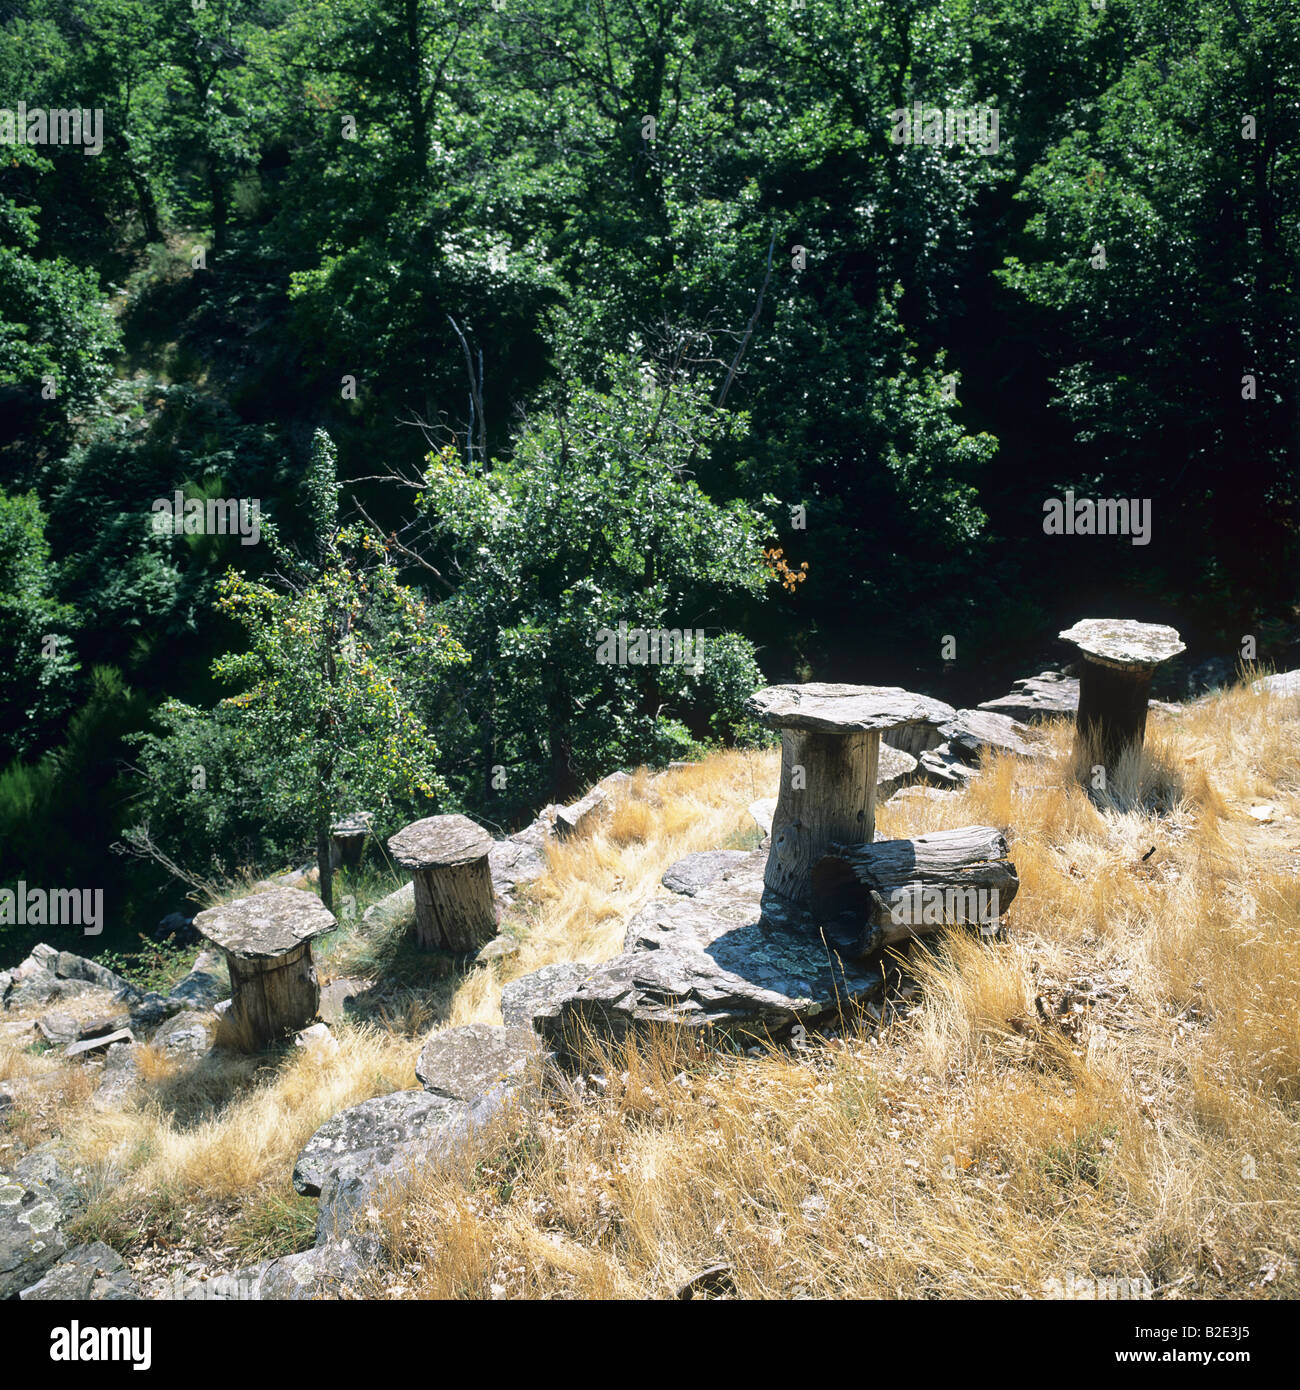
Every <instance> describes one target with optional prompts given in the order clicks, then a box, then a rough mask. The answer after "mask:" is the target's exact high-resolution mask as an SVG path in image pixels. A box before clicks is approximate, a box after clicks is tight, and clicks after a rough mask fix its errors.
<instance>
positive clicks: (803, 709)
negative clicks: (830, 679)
mask: <svg viewBox="0 0 1300 1390" xmlns="http://www.w3.org/2000/svg"><path fill="white" fill-rule="evenodd" d="M745 713H746V714H750V715H753V717H754V718H755V719H757V720H758V722H759V723H760V724H766V725H767V726H768V728H771V729H815V730H818V731H820V732H822V733H830V734H852V733H860V732H862V731H864V730H877V729H897V728H899V727H901V726H902V725H905V724H930V723H933V724H942V723H943V721H944V720H945V719H949V718H951V716H952V710H951V709H950V707H949V706H948V705H945V704H943V703H942V702H941V701H939V700H931V699H930V698H929V697H928V696H926V695H917V694H915V693H914V692H913V691H910V690H904V689H902V687H901V686H897V685H834V684H828V683H826V682H822V681H814V682H812V683H811V684H809V685H769V686H768V687H767V688H766V689H765V690H759V691H756V692H755V693H754V694H753V695H751V696H750V697H749V699H748V700H746V701H745Z"/></svg>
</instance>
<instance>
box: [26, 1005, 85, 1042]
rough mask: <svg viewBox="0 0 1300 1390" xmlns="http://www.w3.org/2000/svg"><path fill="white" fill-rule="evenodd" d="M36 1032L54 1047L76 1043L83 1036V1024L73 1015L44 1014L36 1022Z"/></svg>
mask: <svg viewBox="0 0 1300 1390" xmlns="http://www.w3.org/2000/svg"><path fill="white" fill-rule="evenodd" d="M36 1030H37V1032H38V1033H40V1035H41V1037H43V1038H44V1039H45V1041H46V1042H47V1043H50V1044H51V1045H52V1046H54V1047H62V1046H63V1045H64V1044H66V1043H70V1042H76V1041H77V1039H78V1038H79V1037H80V1036H81V1024H79V1023H78V1022H77V1020H76V1019H75V1018H73V1017H72V1015H71V1014H65V1013H57V1012H56V1013H48V1014H42V1015H41V1016H40V1018H38V1019H37V1020H36Z"/></svg>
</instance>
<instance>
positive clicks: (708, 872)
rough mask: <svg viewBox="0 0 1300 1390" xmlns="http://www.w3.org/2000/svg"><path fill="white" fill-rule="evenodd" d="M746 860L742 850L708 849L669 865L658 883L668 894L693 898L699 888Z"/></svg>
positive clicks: (746, 857) (746, 855) (747, 856)
mask: <svg viewBox="0 0 1300 1390" xmlns="http://www.w3.org/2000/svg"><path fill="white" fill-rule="evenodd" d="M748 858H749V855H748V854H747V853H746V852H745V851H744V850H743V849H708V850H703V851H702V852H701V853H699V854H688V855H686V856H685V857H684V858H681V859H679V860H678V861H677V862H676V863H675V864H672V865H670V866H669V867H668V868H667V869H666V870H665V871H664V876H663V877H662V878H661V879H660V880H659V882H660V883H662V884H663V886H664V887H665V888H667V889H668V890H669V891H670V892H673V893H684V894H685V895H686V896H687V897H688V898H690V897H694V896H695V894H696V893H698V892H699V891H700V889H701V888H705V887H707V886H708V885H709V884H710V883H712V882H713V881H714V879H716V878H720V877H721V876H722V875H723V874H725V873H726V872H727V870H728V869H731V868H733V867H734V866H735V865H737V864H740V863H742V862H743V861H744V860H746V859H748Z"/></svg>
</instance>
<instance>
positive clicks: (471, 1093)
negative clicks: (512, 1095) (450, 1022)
mask: <svg viewBox="0 0 1300 1390" xmlns="http://www.w3.org/2000/svg"><path fill="white" fill-rule="evenodd" d="M536 1055H537V1035H536V1034H535V1033H534V1032H533V1030H532V1029H531V1028H523V1027H514V1028H507V1027H503V1026H501V1025H498V1024H492V1023H469V1024H465V1025H463V1026H461V1027H458V1028H444V1029H443V1030H442V1031H441V1032H439V1033H434V1034H433V1035H432V1036H431V1037H430V1038H429V1039H428V1041H427V1042H426V1043H425V1044H424V1047H423V1048H422V1049H421V1050H420V1058H419V1061H417V1062H416V1064H415V1074H416V1076H417V1077H419V1079H420V1084H421V1085H422V1086H423V1087H424V1089H425V1090H426V1091H428V1092H429V1093H430V1094H432V1095H435V1096H446V1097H447V1098H448V1099H449V1100H464V1101H474V1100H477V1099H478V1098H479V1097H480V1096H484V1095H487V1094H488V1093H489V1092H490V1091H493V1090H495V1089H496V1088H498V1087H505V1088H506V1089H514V1088H515V1087H516V1086H517V1085H518V1082H519V1079H520V1076H521V1075H522V1073H523V1071H524V1069H525V1068H526V1067H527V1066H528V1063H529V1061H530V1060H531V1059H532V1058H533V1057H535V1056H536Z"/></svg>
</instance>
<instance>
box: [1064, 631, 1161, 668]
mask: <svg viewBox="0 0 1300 1390" xmlns="http://www.w3.org/2000/svg"><path fill="white" fill-rule="evenodd" d="M1059 636H1060V637H1061V639H1062V641H1065V642H1073V643H1074V645H1075V646H1076V647H1078V648H1079V650H1080V651H1082V652H1085V653H1086V654H1087V655H1088V656H1090V657H1092V658H1093V659H1094V660H1096V661H1099V662H1101V664H1102V665H1103V666H1111V667H1114V668H1115V669H1116V670H1118V671H1129V670H1133V669H1135V668H1138V667H1142V666H1158V665H1159V664H1160V663H1161V662H1162V661H1168V660H1169V658H1170V657H1171V656H1177V655H1178V653H1179V652H1181V651H1186V650H1187V649H1186V647H1185V646H1184V644H1183V641H1182V639H1181V638H1180V637H1179V635H1178V632H1177V630H1176V629H1175V628H1172V627H1162V626H1161V625H1160V624H1159V623H1135V622H1133V621H1132V619H1130V618H1085V619H1084V620H1083V621H1082V622H1078V623H1075V625H1074V626H1073V627H1067V628H1066V629H1065V631H1064V632H1062V633H1060V634H1059Z"/></svg>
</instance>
